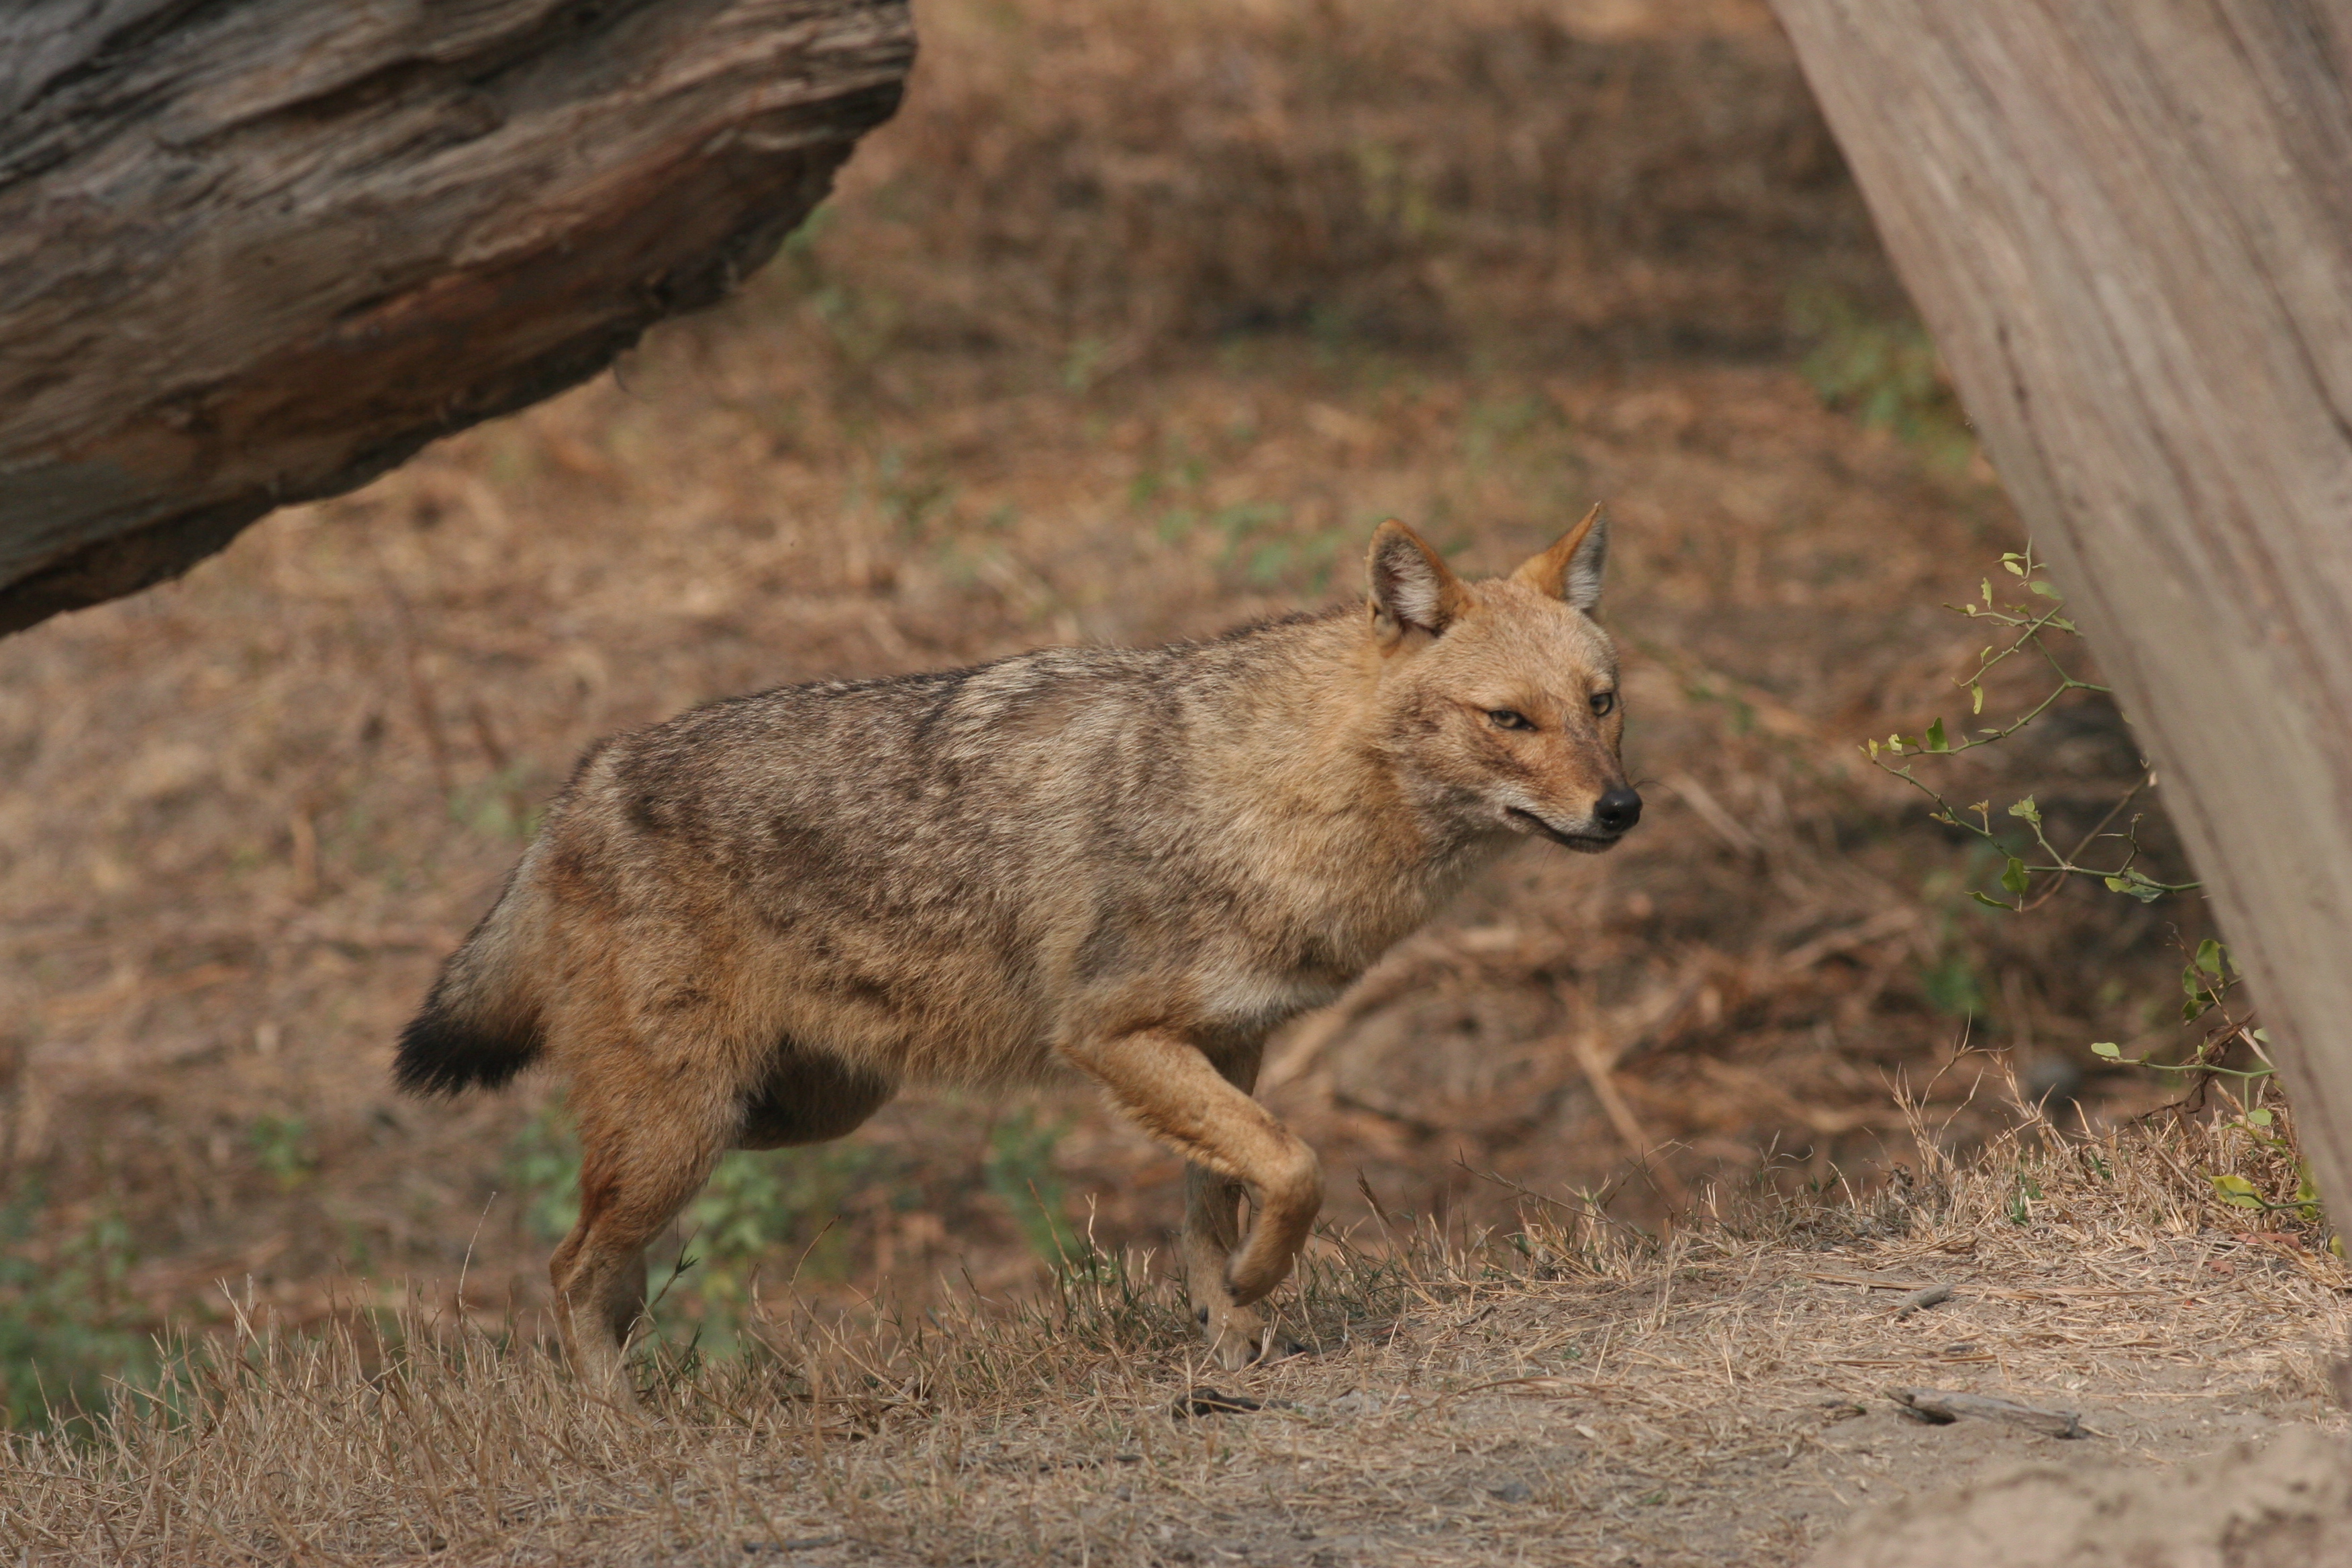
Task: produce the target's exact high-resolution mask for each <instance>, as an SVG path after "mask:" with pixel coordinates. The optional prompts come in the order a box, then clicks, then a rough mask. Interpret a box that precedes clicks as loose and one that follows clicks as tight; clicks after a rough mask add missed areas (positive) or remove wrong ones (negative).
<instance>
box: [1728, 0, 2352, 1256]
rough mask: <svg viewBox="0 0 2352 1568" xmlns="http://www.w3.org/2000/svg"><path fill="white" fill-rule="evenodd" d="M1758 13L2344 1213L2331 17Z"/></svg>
mask: <svg viewBox="0 0 2352 1568" xmlns="http://www.w3.org/2000/svg"><path fill="white" fill-rule="evenodd" d="M1775 3H1776V5H1777V6H1778V9H1779V11H1780V18H1781V21H1782V22H1783V24H1784V25H1785V26H1787V28H1788V30H1789V34H1790V37H1791V39H1792V40H1793V41H1794V43H1795V45H1796V48H1797V53H1798V57H1799V58H1800V60H1801V63H1802V65H1803V67H1804V70H1805V74H1806V76H1807V77H1808V78H1809V79H1811V82H1812V85H1813V89H1814V91H1815V93H1816V94H1817V95H1818V96H1819V98H1820V100H1821V102H1822V108H1823V110H1825V112H1826V113H1827V115H1828V117H1829V121H1830V125H1831V128H1832V130H1833V131H1834V132H1836V134H1837V138H1838V141H1839V142H1840V143H1841V144H1842V145H1843V148H1844V151H1845V154H1846V157H1847V159H1848V160H1849V162H1850V163H1852V165H1853V171H1854V174H1855V176H1856V178H1857V179H1858V180H1859V182H1860V184H1861V186H1862V190H1863V194H1864V198H1865V199H1866V200H1867V201H1868V202H1869V204H1870V207H1871V210H1872V212H1873V214H1874V216H1876V218H1877V221H1878V224H1879V227H1880V230H1881V232H1882V234H1883V235H1884V236H1885V240H1886V245H1887V248H1888V249H1889V250H1890V251H1891V252H1892V253H1893V255H1894V258H1895V264H1896V266H1897V268H1899V269H1900V270H1901V272H1902V274H1903V277H1904V279H1905V281H1906V283H1907V284H1908V285H1909V286H1910V289H1911V291H1912V295H1913V297H1914V298H1915V299H1916V300H1917V302H1918V305H1919V309H1920V310H1921V311H1922V313H1923V314H1924V315H1925V317H1926V318H1927V324H1928V326H1929V328H1930V329H1931V330H1932V331H1934V333H1935V336H1936V341H1937V343H1938V344H1939V345H1940V346H1941V347H1942V349H1943V352H1944V354H1945V357H1946V359H1947V361H1948V363H1949V364H1950V366H1951V370H1952V374H1953V377H1954V379H1955V380H1956V381H1957V382H1958V386H1959V390H1960V394H1961V396H1962V398H1963V400H1964V401H1965V402H1966V404H1967V406H1968V408H1969V414H1970V415H1971V416H1972V417H1973V418H1974V420H1975V422H1976V425H1977V426H1978V429H1979V432H1980V433H1981V435H1982V436H1983V437H1984V439H1985V441H1986V443H1987V445H1988V447H1989V448H1990V455H1991V457H1992V459H1993V461H1994V464H1995V466H1996V467H1997V468H1999V470H2000V476H2001V479H2002V481H2003V483H2004V484H2005V485H2006V486H2007V487H2008V489H2009V491H2010V494H2011V497H2012V498H2013V499H2014V500H2015V501H2016V503H2017V506H2018V508H2019V510H2021V512H2022V513H2023V515H2024V518H2025V521H2026V522H2027V524H2028V525H2029V526H2030V527H2031V528H2032V531H2033V535H2034V538H2035V540H2036V541H2037V542H2038V543H2039V544H2040V545H2041V546H2042V548H2043V549H2044V550H2045V551H2046V552H2047V553H2048V555H2049V558H2050V559H2051V561H2052V562H2053V564H2054V565H2055V567H2056V569H2057V575H2058V579H2059V582H2060V584H2061V586H2062V587H2063V588H2064V590H2065V591H2066V594H2067V598H2068V603H2069V605H2070V606H2071V607H2072V609H2074V610H2079V612H2080V617H2079V618H2080V621H2081V623H2082V625H2083V626H2084V630H2085V632H2086V634H2087V635H2088V637H2089V638H2090V640H2091V644H2092V647H2094V648H2095V650H2096V651H2097V653H2098V656H2099V659H2100V663H2101V665H2102V666H2103V668H2105V670H2106V672H2107V674H2108V676H2109V678H2110V679H2112V680H2113V682H2114V684H2115V686H2116V691H2117V693H2118V695H2119V696H2120V697H2121V699H2122V700H2123V703H2124V707H2125V710H2126V713H2127V714H2128V715H2129V717H2130V719H2131V721H2132V723H2133V726H2134V729H2135V731H2136V732H2137V735H2138V736H2139V738H2140V740H2141V742H2143V743H2144V745H2145V746H2146V748H2147V753H2148V755H2149V756H2150V757H2151V758H2152V759H2153V760H2154V761H2155V763H2157V764H2158V768H2159V770H2160V776H2161V778H2162V780H2163V784H2164V795H2165V802H2166V805H2167V807H2168V810H2169V811H2170V813H2171V815H2172V816H2173V819H2174V820H2175V821H2176V822H2177V823H2178V824H2179V827H2180V829H2181V832H2182V833H2183V835H2184V836H2185V837H2186V839H2187V841H2188V844H2189V850H2190V854H2191V856H2192V858H2194V860H2195V862H2196V865H2197V868H2198V870H2199V873H2200V875H2201V876H2202V877H2203V878H2204V879H2205V881H2206V884H2207V888H2208V890H2209V892H2210V896H2211V898H2212V900H2213V901H2214V903H2215V904H2216V905H2217V906H2218V912H2219V914H2220V917H2221V926H2222V930H2223V932H2224V934H2225V935H2226V937H2227V938H2228V940H2229V942H2230V946H2231V952H2232V953H2233V954H2234V955H2235V956H2236V958H2237V959H2238V961H2239V963H2241V964H2242V966H2243V968H2244V970H2245V972H2246V973H2247V976H2248V978H2249V980H2250V982H2251V984H2252V991H2253V995H2254V998H2255V1000H2256V1002H2257V1003H2258V1004H2259V1005H2260V1006H2261V1008H2262V1011H2263V1018H2264V1021H2265V1023H2266V1025H2267V1026H2268V1028H2269V1032H2270V1036H2271V1038H2272V1039H2273V1041H2274V1042H2275V1047H2276V1052H2277V1055H2278V1058H2279V1061H2280V1066H2281V1068H2282V1070H2283V1072H2284V1077H2285V1080H2286V1083H2287V1086H2288V1089H2289V1091H2290V1094H2291V1096H2292V1099H2293V1103H2294V1107H2295V1110H2296V1112H2297V1121H2298V1125H2299V1127H2300V1129H2301V1131H2302V1135H2303V1141H2304V1144H2305V1148H2306V1149H2307V1150H2308V1152H2309V1153H2310V1154H2311V1157H2312V1161H2313V1163H2314V1165H2315V1173H2316V1174H2317V1176H2318V1178H2319V1182H2320V1186H2321V1189H2322V1191H2323V1193H2324V1194H2325V1195H2326V1202H2327V1204H2328V1205H2329V1206H2330V1210H2331V1212H2332V1214H2333V1215H2334V1217H2335V1219H2336V1223H2337V1224H2339V1225H2343V1224H2352V1038H2348V1037H2347V1030H2352V961H2347V960H2352V953H2347V945H2352V942H2348V941H2347V933H2352V809H2347V806H2348V805H2352V723H2347V719H2352V8H2347V5H2343V4H2340V3H2328V0H1994V3H1991V4H1980V3H1965V0H1775Z"/></svg>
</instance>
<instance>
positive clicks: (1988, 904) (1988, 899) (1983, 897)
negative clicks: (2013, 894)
mask: <svg viewBox="0 0 2352 1568" xmlns="http://www.w3.org/2000/svg"><path fill="white" fill-rule="evenodd" d="M1969 897H1970V898H1972V899H1974V900H1976V901H1977V902H1979V903H1980V904H1982V905H1983V906H1984V907H1985V908H1987V909H1989V910H2001V911H2003V912H2004V913H2007V914H2015V913H2016V912H2017V910H2016V909H2015V907H2014V906H2012V905H2010V904H2004V903H2002V902H2001V901H2000V900H1999V899H1996V898H1994V897H1993V896H1992V895H1991V894H1990V893H1979V892H1978V891H1977V890H1976V889H1974V888H1970V889H1969Z"/></svg>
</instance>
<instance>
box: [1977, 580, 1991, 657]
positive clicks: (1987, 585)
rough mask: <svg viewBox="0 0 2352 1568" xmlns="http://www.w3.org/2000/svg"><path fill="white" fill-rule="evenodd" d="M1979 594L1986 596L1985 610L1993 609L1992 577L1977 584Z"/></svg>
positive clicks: (1988, 650)
mask: <svg viewBox="0 0 2352 1568" xmlns="http://www.w3.org/2000/svg"><path fill="white" fill-rule="evenodd" d="M1977 592H1978V593H1979V594H1981V595H1984V602H1985V608H1986V609H1988V610H1990V609H1991V608H1992V579H1991V578H1990V577H1987V578H1986V579H1984V580H1983V581H1982V582H1980V583H1979V584H1977ZM1986 651H1987V652H1990V651H1991V650H1990V649H1987V650H1986Z"/></svg>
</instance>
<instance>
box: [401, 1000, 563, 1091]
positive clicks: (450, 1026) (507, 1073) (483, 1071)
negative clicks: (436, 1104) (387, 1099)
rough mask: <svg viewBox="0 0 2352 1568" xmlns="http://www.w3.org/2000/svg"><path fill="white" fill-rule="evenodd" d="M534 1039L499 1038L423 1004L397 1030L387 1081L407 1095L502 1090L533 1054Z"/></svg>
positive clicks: (535, 1053)
mask: <svg viewBox="0 0 2352 1568" xmlns="http://www.w3.org/2000/svg"><path fill="white" fill-rule="evenodd" d="M539 1046H540V1042H539V1038H538V1037H537V1035H535V1034H531V1035H523V1036H520V1037H516V1036H507V1035H499V1034H494V1033H491V1032H488V1031H487V1030H484V1029H480V1028H478V1027H476V1026H473V1025H470V1024H467V1023H466V1022H464V1021H463V1020H461V1019H457V1018H454V1017H452V1016H449V1015H447V1014H446V1013H443V1012H441V1011H439V1010H438V1009H436V1008H435V1007H434V1006H433V1005H431V1004H429V1003H428V1004H426V1005H425V1011H423V1012H422V1013H419V1014H418V1015H416V1016H415V1017H414V1018H412V1019H410V1020H409V1022H408V1027H406V1028H404V1029H403V1030H401V1032H400V1054H399V1055H398V1056H397V1057H396V1058H394V1060H393V1064H392V1079H393V1082H394V1083H396V1084H398V1085H399V1086H400V1087H401V1088H402V1089H405V1090H407V1091H408V1092H409V1093H411V1094H417V1095H425V1096H446V1095H453V1094H457V1093H460V1092H462V1091H463V1090H466V1089H504V1088H505V1087H506V1086H507V1085H508V1084H509V1083H511V1082H513V1081H514V1079H515V1075H516V1074H517V1073H520V1072H521V1071H522V1069H523V1068H527V1067H529V1066H530V1064H531V1062H532V1061H533V1060H534V1059H535V1058H537V1057H538V1055H539Z"/></svg>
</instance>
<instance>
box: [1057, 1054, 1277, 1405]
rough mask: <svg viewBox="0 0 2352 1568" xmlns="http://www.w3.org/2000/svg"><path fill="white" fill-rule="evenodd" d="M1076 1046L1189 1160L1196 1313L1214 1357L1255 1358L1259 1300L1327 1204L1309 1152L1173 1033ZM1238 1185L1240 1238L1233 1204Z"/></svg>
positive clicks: (1189, 1247)
mask: <svg viewBox="0 0 2352 1568" xmlns="http://www.w3.org/2000/svg"><path fill="white" fill-rule="evenodd" d="M1072 1055H1073V1057H1074V1058H1076V1061H1077V1064H1078V1066H1080V1067H1081V1068H1085V1069H1086V1070H1087V1072H1088V1073H1090V1074H1091V1075H1093V1076H1094V1077H1095V1078H1097V1079H1100V1080H1101V1082H1102V1084H1103V1086H1104V1087H1105V1088H1107V1089H1109V1090H1110V1094H1111V1098H1112V1099H1113V1100H1116V1101H1117V1102H1118V1105H1119V1108H1120V1109H1121V1110H1125V1111H1126V1112H1127V1113H1128V1114H1129V1116H1131V1117H1133V1118H1134V1119H1135V1120H1136V1121H1138V1122H1139V1123H1140V1124H1141V1125H1142V1127H1143V1129H1144V1130H1145V1131H1148V1132H1150V1133H1151V1134H1152V1135H1153V1136H1154V1137H1156V1138H1159V1139H1160V1141H1161V1142H1166V1143H1169V1144H1171V1145H1173V1146H1174V1147H1175V1148H1176V1149H1177V1150H1178V1151H1179V1152H1181V1153H1183V1154H1184V1155H1185V1156H1186V1157H1187V1158H1189V1159H1190V1160H1191V1161H1192V1166H1191V1168H1190V1169H1189V1171H1188V1172H1187V1173H1186V1177H1185V1184H1184V1192H1185V1203H1184V1267H1185V1273H1186V1276H1187V1283H1188V1286H1189V1288H1190V1290H1191V1294H1192V1312H1193V1318H1194V1321H1196V1322H1198V1323H1199V1324H1200V1327H1201V1331H1202V1334H1203V1335H1204V1336H1205V1337H1206V1338H1207V1340H1208V1342H1209V1347H1210V1349H1211V1351H1212V1352H1213V1353H1214V1354H1215V1356H1216V1358H1217V1360H1218V1361H1219V1363H1222V1364H1223V1365H1224V1366H1227V1367H1239V1366H1244V1365H1246V1364H1247V1363H1250V1362H1252V1361H1255V1360H1256V1359H1257V1358H1258V1357H1259V1356H1260V1355H1261V1354H1262V1353H1264V1352H1265V1349H1266V1345H1265V1318H1264V1316H1263V1315H1262V1314H1261V1313H1260V1312H1259V1311H1258V1310H1256V1308H1257V1303H1258V1302H1259V1301H1260V1300H1263V1299H1264V1298H1265V1294H1266V1293H1267V1292H1268V1291H1270V1290H1272V1289H1274V1288H1275V1287H1276V1285H1279V1284H1281V1283H1282V1281H1283V1279H1284V1278H1285V1277H1286V1275H1288V1274H1289V1272H1290V1268H1291V1263H1292V1261H1293V1260H1294V1259H1295V1258H1297V1256H1298V1249H1299V1247H1301V1246H1302V1245H1304V1243H1305V1242H1306V1240H1307V1230H1308V1228H1309V1227H1310V1226H1313V1225H1314V1223H1315V1215H1316V1211H1318V1209H1320V1208H1321V1207H1322V1206H1323V1168H1322V1165H1321V1163H1320V1162H1318V1160H1317V1159H1316V1158H1315V1152H1314V1151H1313V1150H1312V1149H1309V1148H1308V1147H1307V1145H1306V1144H1305V1143H1303V1142H1300V1141H1299V1140H1298V1138H1297V1135H1296V1134H1294V1133H1293V1132H1292V1131H1290V1130H1289V1129H1288V1128H1286V1127H1285V1126H1283V1125H1282V1123H1281V1122H1279V1121H1276V1120H1275V1119H1274V1117H1273V1116H1272V1115H1271V1114H1270V1113H1268V1111H1267V1110H1266V1109H1265V1107H1264V1106H1262V1105H1260V1104H1258V1102H1257V1101H1256V1100H1252V1099H1251V1098H1250V1097H1249V1096H1248V1095H1247V1094H1245V1093H1244V1092H1243V1091H1242V1090H1241V1089H1239V1088H1237V1087H1235V1086H1234V1084H1232V1083H1229V1082H1227V1081H1226V1080H1225V1079H1224V1078H1223V1076H1222V1075H1221V1074H1220V1073H1219V1072H1218V1071H1217V1069H1216V1068H1213V1067H1212V1066H1211V1065H1210V1064H1209V1059H1208V1058H1206V1057H1205V1056H1203V1055H1202V1054H1201V1052H1200V1051H1199V1050H1198V1049H1196V1048H1195V1047H1193V1046H1192V1044H1191V1042H1189V1041H1187V1040H1185V1039H1184V1038H1183V1037H1181V1036H1179V1035H1177V1034H1175V1033H1173V1032H1171V1031H1163V1030H1143V1031H1139V1032H1137V1033H1134V1034H1129V1035H1122V1036H1118V1037H1116V1038H1113V1039H1111V1040H1108V1041H1106V1042H1103V1043H1101V1044H1100V1045H1097V1046H1095V1047H1090V1048H1088V1049H1087V1050H1085V1051H1083V1052H1073V1053H1072ZM1244 1192H1246V1193H1247V1194H1248V1196H1249V1199H1250V1211H1251V1212H1250V1227H1249V1234H1248V1235H1247V1236H1245V1237H1244V1236H1242V1235H1240V1234H1239V1232H1240V1225H1239V1220H1238V1217H1237V1215H1236V1214H1235V1209H1236V1206H1237V1205H1238V1202H1239V1200H1240V1198H1241V1196H1242V1194H1244Z"/></svg>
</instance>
